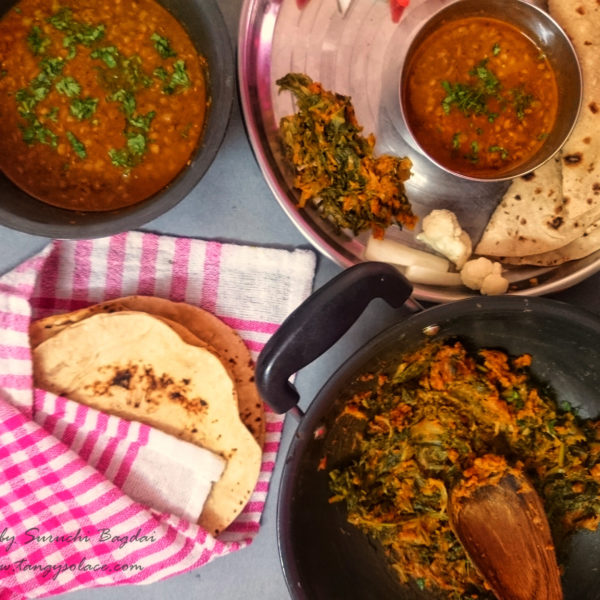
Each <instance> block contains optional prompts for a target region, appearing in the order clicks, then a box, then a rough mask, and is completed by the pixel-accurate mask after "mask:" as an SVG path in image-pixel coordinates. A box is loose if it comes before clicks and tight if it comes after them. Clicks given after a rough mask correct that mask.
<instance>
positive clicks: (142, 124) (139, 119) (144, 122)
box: [127, 110, 156, 131]
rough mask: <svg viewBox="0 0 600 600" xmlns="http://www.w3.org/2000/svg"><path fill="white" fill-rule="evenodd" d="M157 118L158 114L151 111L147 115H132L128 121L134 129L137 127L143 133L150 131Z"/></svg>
mask: <svg viewBox="0 0 600 600" xmlns="http://www.w3.org/2000/svg"><path fill="white" fill-rule="evenodd" d="M155 116H156V112H155V111H153V110H151V111H150V112H149V113H147V114H145V115H131V116H130V117H129V118H128V119H127V121H128V122H129V124H130V125H131V126H132V127H137V128H139V129H142V130H143V131H148V130H149V129H150V124H151V123H152V119H154V117H155Z"/></svg>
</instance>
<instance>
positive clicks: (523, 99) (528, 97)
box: [511, 87, 533, 121]
mask: <svg viewBox="0 0 600 600" xmlns="http://www.w3.org/2000/svg"><path fill="white" fill-rule="evenodd" d="M511 94H512V101H513V106H514V108H515V112H516V113H517V118H518V119H519V121H521V120H523V119H524V118H525V111H526V110H527V109H528V108H529V107H530V106H531V103H532V102H533V95H532V94H527V93H525V92H524V90H523V88H522V87H518V88H515V89H514V90H511Z"/></svg>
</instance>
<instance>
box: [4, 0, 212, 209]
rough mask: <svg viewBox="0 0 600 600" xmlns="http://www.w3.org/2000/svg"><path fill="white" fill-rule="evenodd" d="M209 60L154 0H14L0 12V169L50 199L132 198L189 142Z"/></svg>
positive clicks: (142, 194)
mask: <svg viewBox="0 0 600 600" xmlns="http://www.w3.org/2000/svg"><path fill="white" fill-rule="evenodd" d="M206 68H207V65H206V62H205V59H204V58H203V57H202V56H199V55H198V53H197V51H196V50H195V48H194V45H193V44H192V41H191V40H190V38H189V37H188V35H187V33H186V32H185V30H184V28H183V27H182V26H181V25H180V24H179V23H178V21H177V20H176V19H175V18H174V17H173V16H172V15H171V14H170V13H169V12H167V11H166V10H165V9H164V8H163V7H162V6H161V5H159V4H158V3H157V2H155V1H154V0H60V2H59V1H57V0H21V1H20V2H17V3H16V4H15V5H14V6H13V7H12V8H11V9H9V10H8V12H7V13H6V14H5V15H4V16H3V17H2V19H1V20H0V169H1V170H2V171H3V172H4V173H5V174H6V176H7V177H8V178H10V179H11V180H12V181H13V182H14V183H15V184H16V185H18V186H19V187H21V188H22V189H24V190H25V191H26V192H28V193H29V194H31V195H32V196H35V197H36V198H38V199H40V200H42V201H44V202H47V203H49V204H52V205H55V206H60V207H63V208H67V209H73V210H85V211H103V210H111V209H116V208H120V207H123V206H128V205H131V204H135V203H137V202H139V201H141V200H143V199H145V198H147V197H149V196H151V195H152V194H154V193H156V192H158V191H159V190H160V189H162V188H163V187H164V186H166V185H167V184H168V183H169V182H170V181H172V180H173V178H174V177H175V176H176V175H177V174H178V173H179V172H180V171H181V170H182V169H183V168H184V167H185V165H186V164H187V163H188V161H189V160H190V157H191V155H192V153H193V152H194V150H195V149H196V148H197V146H198V144H199V140H200V138H201V135H202V132H203V128H204V122H205V118H206V110H207V92H206V76H207V73H206Z"/></svg>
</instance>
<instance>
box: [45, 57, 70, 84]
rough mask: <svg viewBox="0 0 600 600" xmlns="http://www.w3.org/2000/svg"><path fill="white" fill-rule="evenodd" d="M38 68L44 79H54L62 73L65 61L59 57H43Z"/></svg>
mask: <svg viewBox="0 0 600 600" xmlns="http://www.w3.org/2000/svg"><path fill="white" fill-rule="evenodd" d="M40 67H41V69H42V73H43V74H44V75H46V77H49V78H51V79H54V77H58V76H59V75H60V74H61V73H62V71H63V69H64V67H65V61H64V60H63V59H62V58H60V57H44V58H43V59H42V61H41V62H40Z"/></svg>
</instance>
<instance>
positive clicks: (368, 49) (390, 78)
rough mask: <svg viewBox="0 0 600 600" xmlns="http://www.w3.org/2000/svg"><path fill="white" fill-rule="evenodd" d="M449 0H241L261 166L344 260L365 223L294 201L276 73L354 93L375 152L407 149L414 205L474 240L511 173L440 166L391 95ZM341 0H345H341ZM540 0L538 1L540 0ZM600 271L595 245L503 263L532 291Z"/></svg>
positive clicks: (283, 101)
mask: <svg viewBox="0 0 600 600" xmlns="http://www.w3.org/2000/svg"><path fill="white" fill-rule="evenodd" d="M452 1H454V0H411V3H410V5H409V7H408V8H407V10H406V11H405V13H404V14H403V15H402V18H401V19H400V21H399V22H398V23H394V22H393V21H392V19H391V17H390V8H389V5H388V2H387V0H351V2H350V4H349V7H348V9H347V11H346V12H345V13H343V12H342V11H341V10H340V5H339V4H338V0H309V2H308V3H307V4H306V5H305V6H304V7H303V8H302V9H300V8H299V7H298V4H297V2H296V0H245V2H244V5H243V8H242V14H241V20H240V29H239V39H238V78H239V84H240V95H241V104H242V111H243V114H244V119H245V121H246V127H247V131H248V137H249V139H250V143H251V145H252V148H253V150H254V153H255V156H256V159H257V162H258V164H259V167H260V169H261V171H262V173H263V175H264V177H265V179H266V181H267V184H268V185H269V187H270V188H271V190H272V192H273V193H274V195H275V197H276V199H277V201H278V202H279V204H280V206H281V208H282V209H283V210H284V211H285V213H286V214H287V215H288V217H289V218H290V219H291V220H292V222H293V223H294V224H295V225H296V227H297V228H298V229H299V230H300V231H301V232H302V234H303V235H304V236H305V237H306V238H307V240H308V241H309V242H310V243H311V244H312V245H313V246H315V247H316V248H317V249H318V250H319V251H320V252H322V253H323V254H324V255H326V256H327V257H329V258H330V259H331V260H333V261H334V262H336V263H337V264H339V265H341V266H343V267H348V266H351V265H353V264H356V263H358V262H361V261H362V260H364V257H363V256H364V250H365V245H366V241H367V239H368V235H369V234H368V232H366V233H362V234H361V235H359V236H354V235H353V234H352V233H351V232H338V231H336V230H335V229H334V228H333V227H332V226H331V225H330V224H328V223H327V222H326V221H324V220H323V219H321V218H320V217H319V215H318V214H317V213H316V211H314V210H312V209H303V210H299V209H298V208H297V207H296V205H295V201H294V199H295V198H296V197H297V194H298V193H297V191H296V190H295V189H294V188H293V185H292V179H291V175H290V173H289V171H288V170H287V168H286V166H285V163H284V161H283V158H282V152H281V147H280V140H279V134H278V123H279V120H280V119H281V117H283V116H286V115H289V114H292V113H293V112H294V111H295V107H294V104H293V102H292V97H291V94H289V93H281V94H280V93H279V92H278V89H277V85H276V83H275V82H276V80H277V79H278V78H279V77H282V76H283V75H285V74H286V73H289V72H300V73H305V74H307V75H308V76H310V77H311V78H312V79H313V80H315V81H319V82H321V83H322V84H323V86H324V87H325V88H326V89H330V90H333V91H335V92H338V93H341V94H344V95H348V96H351V98H352V103H353V105H354V108H355V111H356V115H357V119H358V121H359V123H360V124H361V125H362V126H363V131H364V133H365V134H368V133H371V132H372V133H374V134H375V136H376V139H377V145H376V148H375V150H376V152H377V153H385V152H387V153H392V154H396V155H398V156H409V157H410V159H411V160H412V162H413V169H412V172H413V174H412V176H411V178H410V179H409V181H408V182H407V183H406V191H407V195H408V197H409V200H410V202H411V204H412V206H413V210H414V212H415V214H417V216H418V217H419V218H422V217H423V216H425V215H426V214H427V213H429V212H430V211H431V210H433V209H434V208H447V209H449V210H452V211H453V212H454V213H455V214H456V215H457V217H458V220H459V222H460V223H461V225H462V227H463V229H465V230H466V231H467V232H468V233H469V235H470V237H471V239H472V240H473V247H475V245H476V243H477V241H478V239H479V238H480V236H481V234H482V233H483V230H484V228H485V226H486V224H487V222H488V220H489V218H490V216H491V214H492V212H493V211H494V209H495V207H496V205H497V204H498V202H499V201H500V199H501V198H502V194H503V192H504V191H505V190H506V188H507V187H508V185H509V183H507V182H501V183H484V182H473V181H465V180H462V179H460V178H457V177H455V176H453V175H450V174H448V173H446V172H445V171H443V170H441V169H440V168H438V167H437V166H436V165H434V164H433V163H432V162H431V161H429V160H428V159H427V158H425V157H424V156H423V155H422V154H421V153H420V152H419V151H418V150H417V148H416V147H415V146H414V143H413V142H412V141H411V138H410V136H409V135H408V132H407V131H406V127H405V126H404V123H403V119H402V115H401V112H400V106H399V100H398V88H399V77H400V72H401V66H402V62H403V57H404V55H405V53H406V50H407V47H408V43H409V41H410V39H411V38H412V36H413V35H414V34H415V33H416V31H417V29H418V28H419V26H420V24H421V23H422V22H423V21H424V20H425V19H426V18H427V17H428V16H429V15H431V14H433V13H434V12H436V11H437V10H439V9H440V8H442V7H443V6H445V5H447V4H449V3H451V2H452ZM342 4H343V3H342ZM538 4H539V2H538ZM386 236H387V237H389V238H391V239H396V240H398V241H401V242H403V243H406V244H408V245H411V246H414V247H420V248H422V249H426V248H425V246H422V245H420V243H419V242H417V241H416V240H415V233H414V232H410V231H406V230H405V231H401V230H400V229H399V228H397V227H396V226H392V227H390V228H389V229H388V231H387V233H386ZM597 271H600V251H598V252H595V253H594V254H592V255H590V256H588V257H586V258H582V259H579V260H574V261H570V262H567V263H564V264H562V265H559V266H555V267H532V266H520V267H508V268H507V272H506V276H507V278H508V279H509V281H510V284H511V285H510V291H509V293H512V294H519V295H529V296H537V295H543V294H548V293H552V292H557V291H560V290H563V289H566V288H568V287H570V286H572V285H574V284H576V283H579V282H580V281H582V280H583V279H585V278H587V277H589V276H591V275H593V274H594V273H596V272H597ZM471 295H473V292H469V290H468V289H466V288H463V287H459V286H457V287H445V286H432V285H420V284H415V285H414V296H415V298H417V299H420V300H425V301H430V302H449V301H453V300H459V299H461V298H465V297H468V296H471Z"/></svg>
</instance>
